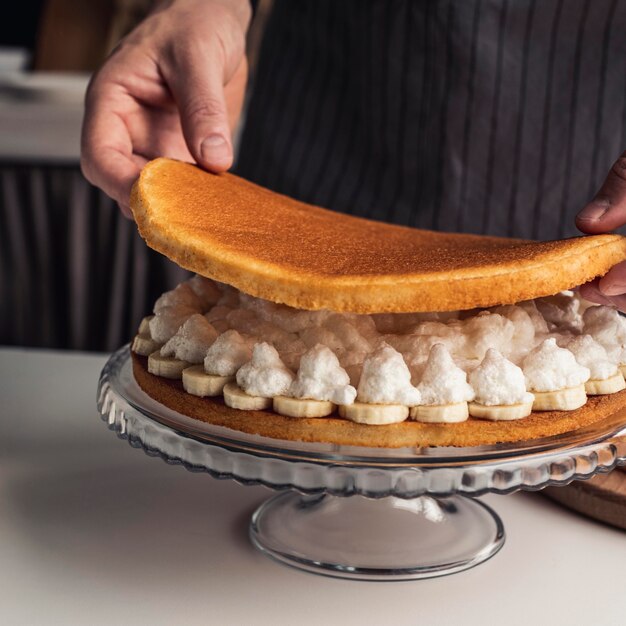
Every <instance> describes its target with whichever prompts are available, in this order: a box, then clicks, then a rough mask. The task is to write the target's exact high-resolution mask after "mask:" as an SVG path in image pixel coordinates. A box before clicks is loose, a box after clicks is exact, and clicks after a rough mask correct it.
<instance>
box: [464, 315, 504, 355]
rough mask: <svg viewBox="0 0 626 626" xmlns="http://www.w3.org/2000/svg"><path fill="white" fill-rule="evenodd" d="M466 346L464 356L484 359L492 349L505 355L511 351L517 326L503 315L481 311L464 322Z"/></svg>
mask: <svg viewBox="0 0 626 626" xmlns="http://www.w3.org/2000/svg"><path fill="white" fill-rule="evenodd" d="M463 334H464V335H465V338H466V341H465V345H464V347H463V349H462V351H461V354H462V356H464V357H465V358H469V359H472V358H474V359H482V358H483V357H484V356H485V354H486V353H487V351H488V350H489V349H490V348H495V349H496V350H498V351H499V352H502V353H505V352H508V351H509V350H510V349H511V346H512V342H513V335H514V334H515V324H513V322H512V321H511V320H509V319H507V318H506V317H504V316H503V315H499V314H498V313H490V312H489V311H481V312H480V313H479V314H478V315H476V317H470V318H469V319H467V320H466V321H465V322H464V325H463Z"/></svg>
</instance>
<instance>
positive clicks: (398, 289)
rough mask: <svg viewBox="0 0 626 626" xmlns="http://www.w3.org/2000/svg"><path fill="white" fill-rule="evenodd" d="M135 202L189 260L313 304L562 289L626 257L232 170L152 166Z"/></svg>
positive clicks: (612, 241) (352, 305) (160, 245)
mask: <svg viewBox="0 0 626 626" xmlns="http://www.w3.org/2000/svg"><path fill="white" fill-rule="evenodd" d="M131 208H132V210H133V214H134V216H135V220H136V221H137V226H138V228H139V232H140V233H141V235H142V237H143V238H144V239H145V240H146V242H147V243H148V245H149V246H150V247H152V248H154V249H155V250H158V251H159V252H161V253H163V254H164V255H166V256H167V257H169V258H170V259H172V260H173V261H174V262H176V263H178V265H180V266H182V267H184V268H187V269H189V270H192V271H194V272H197V273H199V274H202V275H203V276H207V277H209V278H213V279H215V280H218V281H220V282H225V283H228V284H230V285H233V286H234V287H236V288H237V289H240V290H241V291H243V292H245V293H248V294H251V295H253V296H257V297H260V298H265V299H267V300H272V301H274V302H282V303H285V304H288V305H291V306H293V307H296V308H301V309H321V308H328V309H331V310H334V311H339V312H344V311H348V312H353V313H382V312H396V313H400V312H418V311H450V310H460V309H470V308H474V307H479V306H480V307H486V306H493V305H497V304H513V303H516V302H520V301H522V300H529V299H532V298H537V297H540V296H546V295H551V294H555V293H557V292H559V291H561V290H563V289H569V288H572V287H574V286H576V285H579V284H582V283H584V282H587V281H589V280H591V279H593V278H595V277H596V276H601V275H603V274H605V273H606V272H607V271H608V269H609V268H610V267H611V266H613V265H615V264H616V263H618V262H619V261H622V260H624V259H626V238H624V237H621V236H619V235H596V236H592V237H575V238H572V239H564V240H561V241H548V242H528V241H523V240H515V239H503V238H498V237H483V236H477V235H459V234H450V233H437V232H432V231H426V230H417V229H413V228H407V227H403V226H395V225H391V224H384V223H381V222H374V221H371V220H365V219H361V218H357V217H353V216H350V215H342V214H340V213H335V212H333V211H327V210H326V209H321V208H319V207H314V206H312V205H308V204H304V203H302V202H298V201H296V200H293V199H292V198H288V197H286V196H283V195H280V194H277V193H274V192H272V191H269V190H268V189H264V188H262V187H259V186H257V185H254V184H253V183H250V182H248V181H246V180H244V179H242V178H238V177H237V176H234V175H232V174H220V175H214V174H209V173H207V172H204V171H202V170H200V169H199V168H197V167H195V166H193V165H190V164H187V163H181V162H178V161H173V160H170V159H156V160H155V161H151V162H150V163H148V164H147V165H146V166H145V167H144V169H143V171H142V173H141V176H140V178H139V180H138V181H137V183H136V184H135V186H134V188H133V193H132V196H131Z"/></svg>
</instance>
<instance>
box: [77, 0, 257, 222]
mask: <svg viewBox="0 0 626 626" xmlns="http://www.w3.org/2000/svg"><path fill="white" fill-rule="evenodd" d="M249 21H250V6H249V2H248V0H170V1H168V2H159V3H158V4H157V6H156V9H155V11H154V12H153V13H152V14H151V15H150V16H149V17H147V18H146V19H145V20H144V21H143V22H142V23H141V24H140V25H139V26H138V27H137V28H136V29H135V30H134V31H133V32H131V33H130V34H129V35H128V36H127V37H126V38H125V39H123V40H122V41H121V43H120V44H119V46H118V47H117V48H116V49H115V50H114V52H113V53H112V54H111V56H110V57H109V59H108V60H107V61H106V62H105V64H104V65H103V66H102V68H101V69H100V70H99V71H98V72H97V73H96V74H95V75H94V77H93V78H92V80H91V83H90V85H89V88H88V90H87V97H86V101H85V118H84V122H83V131H82V140H81V167H82V170H83V174H84V175H85V177H86V178H87V179H88V180H89V181H90V182H91V183H93V184H94V185H97V186H98V187H100V188H101V189H103V190H104V191H105V192H106V193H107V194H108V195H109V196H111V197H112V198H113V199H114V200H116V201H117V202H118V204H119V205H120V208H121V209H122V212H123V213H124V214H125V215H126V216H127V217H131V212H130V208H129V198H130V190H131V187H132V185H133V183H134V181H135V180H136V179H137V177H138V176H139V171H140V169H141V167H142V166H143V165H144V164H145V163H146V162H147V161H148V160H150V159H153V158H155V157H158V156H168V157H172V158H176V159H181V160H184V161H196V162H197V163H198V164H199V165H201V166H202V167H204V168H206V169H208V170H210V171H213V172H221V171H225V170H227V169H228V168H229V167H230V166H231V165H232V161H233V146H232V137H231V132H232V129H233V128H234V126H235V125H236V123H237V119H238V117H239V113H240V111H241V105H242V102H243V96H244V91H245V86H246V80H247V62H246V58H245V33H246V30H247V27H248V23H249Z"/></svg>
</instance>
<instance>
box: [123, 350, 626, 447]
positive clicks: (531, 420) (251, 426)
mask: <svg viewBox="0 0 626 626" xmlns="http://www.w3.org/2000/svg"><path fill="white" fill-rule="evenodd" d="M132 360H133V373H134V375H135V380H136V381H137V383H138V384H139V386H140V387H141V389H143V390H144V391H145V392H146V393H147V394H148V395H149V396H151V397H152V398H154V399H155V400H156V401H157V402H160V403H161V404H163V405H165V406H166V407H168V408H170V409H173V410H174V411H177V412H178V413H182V414H183V415H187V416H189V417H192V418H194V419H197V420H201V421H203V422H207V423H209V424H215V425H217V426H225V427H226V428H231V429H233V430H238V431H241V432H244V433H248V434H253V435H261V436H263V437H272V438H274V439H286V440H289V441H304V442H315V443H335V444H340V445H351V446H367V447H372V448H405V447H415V446H419V447H426V446H456V447H473V446H481V445H491V444H495V443H511V442H516V441H528V440H531V439H539V438H542V437H550V436H553V435H559V434H562V433H565V432H569V431H572V430H576V429H578V428H582V427H584V426H588V425H590V424H593V423H594V422H598V421H600V420H602V419H604V418H606V417H608V416H610V415H612V414H614V413H616V412H617V411H620V410H622V409H625V408H626V391H621V392H619V393H615V394H611V395H607V396H595V397H590V398H589V399H588V401H587V404H585V406H583V407H582V408H580V409H578V410H576V411H567V412H566V411H549V412H548V411H547V412H541V413H533V414H532V415H531V416H530V417H527V418H524V419H521V420H516V421H511V422H489V421H485V420H477V419H472V418H470V419H469V420H467V421H466V422H461V423H459V424H424V423H419V422H413V421H406V422H402V423H400V424H389V425H386V426H365V425H362V424H355V423H353V422H350V421H348V420H343V419H339V418H336V417H326V418H298V419H293V418H289V417H283V416H282V415H278V414H276V413H272V412H270V411H238V410H236V409H231V408H229V407H227V406H226V405H225V404H224V402H223V400H222V399H221V398H199V397H197V396H192V395H190V394H188V393H186V392H185V391H184V390H183V387H182V383H181V382H180V381H175V380H167V379H165V378H159V377H158V376H154V375H152V374H150V373H148V369H147V358H146V357H142V356H138V355H136V354H134V353H132Z"/></svg>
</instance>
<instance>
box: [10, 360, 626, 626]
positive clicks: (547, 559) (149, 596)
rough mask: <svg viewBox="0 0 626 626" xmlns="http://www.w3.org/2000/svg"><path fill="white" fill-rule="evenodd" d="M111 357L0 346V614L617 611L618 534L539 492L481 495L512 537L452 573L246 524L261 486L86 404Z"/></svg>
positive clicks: (394, 620) (406, 615)
mask: <svg viewBox="0 0 626 626" xmlns="http://www.w3.org/2000/svg"><path fill="white" fill-rule="evenodd" d="M105 360H106V357H105V356H103V355H89V354H76V353H63V352H48V351H34V350H31V351H29V350H18V349H0V416H1V419H0V564H1V565H0V607H1V608H0V615H1V617H0V620H1V621H2V623H4V624H16V625H17V624H29V625H34V624H93V625H96V624H107V625H108V626H110V625H111V624H186V625H192V624H227V625H230V624H246V625H247V624H278V625H282V624H322V623H327V624H342V625H348V624H359V625H363V624H376V625H377V626H382V625H385V626H386V625H387V624H390V625H396V624H398V625H400V624H428V625H430V624H482V625H484V624H504V625H506V626H512V625H514V624H524V625H526V624H553V625H558V624H590V623H600V624H603V625H604V626H606V625H613V624H616V625H617V624H624V623H626V617H625V615H626V585H625V584H624V575H623V572H624V569H626V535H625V534H624V533H623V532H621V531H618V530H614V529H612V528H609V527H607V526H603V525H601V524H598V523H595V522H593V521H590V520H587V519H585V518H583V517H579V516H577V515H575V514H572V513H570V512H568V511H566V510H564V509H561V508H560V507H559V506H557V505H555V504H553V503H551V502H550V501H548V500H546V499H544V498H543V497H542V496H540V495H538V494H516V495H512V496H488V497H486V498H485V500H486V501H487V502H489V503H490V504H491V505H492V506H495V508H496V509H497V510H498V512H499V513H500V515H501V517H502V518H503V521H504V523H505V526H506V530H507V533H508V540H507V543H506V545H505V546H504V548H503V550H502V551H501V552H500V553H499V554H498V555H496V556H495V557H494V558H493V559H491V560H490V561H488V562H487V563H485V564H483V565H480V566H479V567H477V568H475V569H473V570H470V571H467V572H463V573H461V574H456V575H454V576H449V577H444V578H439V579H431V580H425V581H417V582H402V583H365V582H354V581H344V580H336V579H331V578H322V577H318V576H315V575H312V574H307V573H304V572H300V571H297V570H294V569H290V568H287V567H284V566H281V565H278V564H276V563H274V562H272V561H270V560H269V559H267V558H266V557H264V556H262V555H261V554H260V553H258V552H256V551H255V550H254V549H253V548H252V546H251V545H250V543H249V542H248V538H247V525H248V519H249V517H250V514H251V513H252V511H253V510H254V508H255V507H256V506H257V505H258V504H259V503H260V502H261V501H262V500H263V499H264V498H267V497H268V495H269V493H270V492H268V491H267V490H265V489H263V488H261V487H241V486H239V485H237V484H235V483H233V482H231V481H217V480H213V479H211V478H210V477H208V476H207V475H204V474H191V473H189V472H186V471H185V470H184V469H182V468H181V467H173V466H168V465H166V464H165V463H164V462H163V461H161V460H159V459H155V458H150V457H148V456H146V455H145V454H144V453H143V452H141V451H139V450H134V449H132V448H131V447H130V446H129V445H128V443H126V442H125V441H122V440H120V439H118V438H117V437H116V436H115V435H114V434H113V433H111V432H109V431H108V430H107V428H106V426H105V424H104V423H103V422H102V421H101V420H100V418H99V417H98V415H97V412H96V408H95V390H96V382H97V379H98V374H99V372H100V369H101V367H102V365H103V364H104V362H105Z"/></svg>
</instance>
